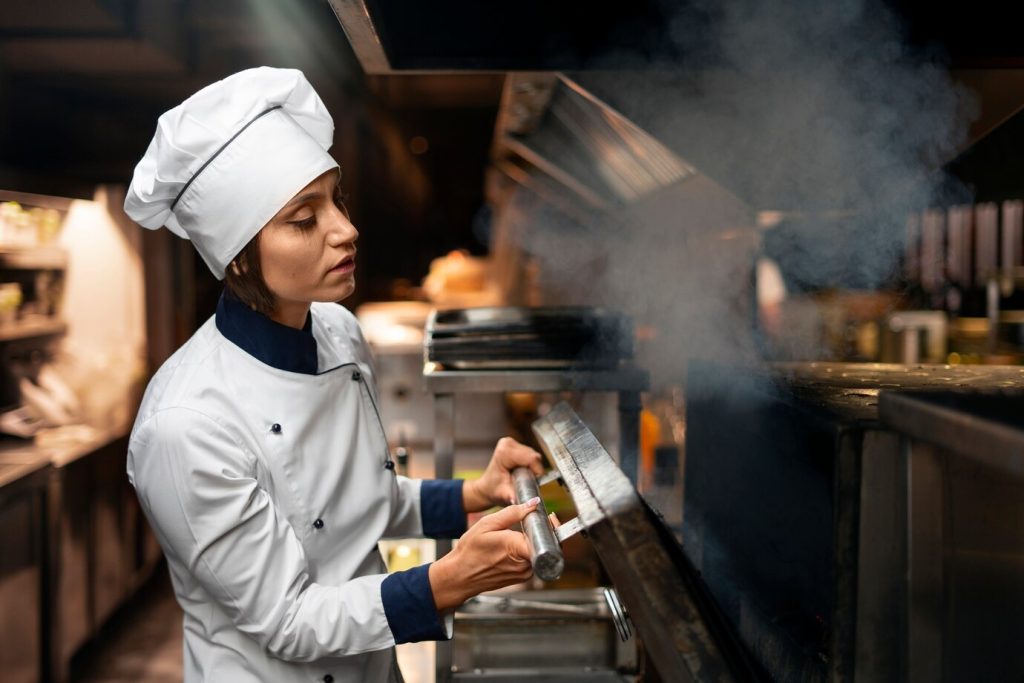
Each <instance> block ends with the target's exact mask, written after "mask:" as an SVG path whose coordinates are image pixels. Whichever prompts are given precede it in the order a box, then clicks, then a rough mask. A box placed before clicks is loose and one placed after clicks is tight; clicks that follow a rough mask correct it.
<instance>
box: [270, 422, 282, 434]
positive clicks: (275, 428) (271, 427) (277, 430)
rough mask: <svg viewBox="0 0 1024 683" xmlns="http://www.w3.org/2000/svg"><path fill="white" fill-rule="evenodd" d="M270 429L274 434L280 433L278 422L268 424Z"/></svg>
mask: <svg viewBox="0 0 1024 683" xmlns="http://www.w3.org/2000/svg"><path fill="white" fill-rule="evenodd" d="M270 431H272V432H274V433H275V434H280V433H281V425H279V424H277V423H276V422H275V423H274V424H272V425H270Z"/></svg>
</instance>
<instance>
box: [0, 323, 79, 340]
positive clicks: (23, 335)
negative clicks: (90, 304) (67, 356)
mask: <svg viewBox="0 0 1024 683" xmlns="http://www.w3.org/2000/svg"><path fill="white" fill-rule="evenodd" d="M67 329H68V326H67V324H66V323H65V322H64V321H63V320H38V321H36V320H33V321H29V322H19V323H15V324H14V325H11V326H9V327H0V342H9V341H19V340H23V339H42V338H44V337H55V336H58V335H61V334H64V333H65V332H67Z"/></svg>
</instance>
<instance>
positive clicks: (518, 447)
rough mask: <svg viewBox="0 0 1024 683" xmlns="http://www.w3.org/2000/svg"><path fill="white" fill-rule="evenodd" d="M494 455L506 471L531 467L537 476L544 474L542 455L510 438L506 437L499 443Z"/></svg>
mask: <svg viewBox="0 0 1024 683" xmlns="http://www.w3.org/2000/svg"><path fill="white" fill-rule="evenodd" d="M494 454H495V456H497V459H498V462H499V463H501V465H502V466H504V467H505V468H506V469H509V470H511V469H514V468H516V467H529V468H530V470H532V471H533V473H534V474H536V475H541V474H544V465H543V464H542V462H541V455H540V453H538V452H537V451H535V450H534V449H532V448H530V447H529V446H527V445H525V444H521V443H519V442H518V441H516V440H515V439H513V438H512V437H510V436H506V437H504V438H503V439H502V440H501V441H499V442H498V446H497V447H496V448H495V449H494Z"/></svg>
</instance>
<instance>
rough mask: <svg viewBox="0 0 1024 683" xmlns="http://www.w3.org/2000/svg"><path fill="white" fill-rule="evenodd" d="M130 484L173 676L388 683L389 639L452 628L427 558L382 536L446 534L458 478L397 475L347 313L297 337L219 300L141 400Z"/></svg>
mask: <svg viewBox="0 0 1024 683" xmlns="http://www.w3.org/2000/svg"><path fill="white" fill-rule="evenodd" d="M128 477H129V479H130V481H131V483H132V485H133V486H134V487H135V490H136V492H137V494H138V497H139V501H140V502H141V505H142V509H143V511H144V512H145V514H146V517H147V519H148V520H149V522H150V524H151V526H152V528H153V530H154V532H155V533H156V536H157V538H158V539H159V541H160V545H161V546H162V547H163V550H164V553H165V554H166V556H167V561H168V566H169V569H170V574H171V579H172V583H173V586H174V590H175V594H176V597H177V599H178V602H179V603H180V604H181V606H182V608H183V610H184V658H185V662H184V664H185V681H186V683H196V682H199V681H213V682H216V683H220V682H222V681H223V682H225V683H244V682H247V681H267V682H273V683H283V682H290V681H296V682H297V681H309V682H311V683H312V682H313V681H326V682H327V683H331V682H332V681H336V682H339V683H340V682H341V681H353V682H355V681H359V682H360V683H362V682H364V681H365V682H373V681H395V680H401V674H400V673H399V672H398V668H397V665H396V663H395V656H394V645H395V644H396V643H401V642H410V641H416V640H438V639H445V638H449V637H451V619H450V616H449V617H447V618H445V619H443V620H442V619H441V618H439V616H438V614H437V611H436V609H435V607H434V603H433V596H432V594H431V591H430V585H429V580H428V578H427V566H426V565H424V566H421V567H417V568H414V569H412V570H409V571H406V572H396V573H394V574H391V575H386V573H385V572H386V569H385V565H384V563H383V561H382V559H381V556H380V553H379V551H378V549H377V541H378V540H379V539H381V538H385V537H411V536H421V535H429V536H434V537H447V538H453V537H457V536H458V535H459V534H460V533H462V531H464V530H465V523H466V522H465V513H464V512H463V510H462V503H461V482H458V481H423V482H421V481H417V480H412V479H408V478H406V477H404V476H400V475H396V473H395V471H394V465H393V463H392V462H391V459H390V456H389V453H388V447H387V440H386V438H385V435H384V431H383V428H382V425H381V422H380V418H379V416H378V414H377V409H376V396H375V388H374V383H373V367H372V363H371V357H370V353H369V349H368V347H367V345H366V343H365V341H364V340H363V337H362V334H361V333H360V330H359V326H358V324H357V322H356V320H355V318H354V316H353V315H352V314H351V313H349V312H348V311H347V310H345V309H344V308H342V307H341V306H339V305H336V304H313V306H312V308H311V311H310V315H309V317H308V319H307V323H306V327H305V329H304V330H295V329H293V328H288V327H285V326H283V325H279V324H277V323H275V322H273V321H271V320H270V319H269V318H266V317H265V316H262V315H260V314H258V313H255V312H254V311H251V310H249V309H248V308H247V307H246V306H244V305H243V304H241V303H240V302H238V301H237V300H235V299H233V298H232V297H231V296H230V295H228V294H225V295H224V296H222V297H221V301H220V303H219V305H218V309H217V314H216V315H215V316H214V317H213V318H211V319H210V320H209V321H207V322H206V323H205V324H204V325H203V326H202V327H201V328H200V329H199V330H198V331H197V332H196V334H195V335H194V336H193V337H192V338H191V339H190V340H189V341H188V342H187V343H186V344H185V345H184V346H183V347H182V348H181V349H179V350H178V351H177V352H176V353H175V354H174V355H173V356H172V357H171V358H170V359H168V361H167V362H166V363H165V364H164V365H163V366H162V367H161V368H160V370H159V371H158V372H157V373H156V375H155V376H154V377H153V379H152V381H151V382H150V384H149V386H148V388H147V390H146V394H145V396H144V398H143V401H142V405H141V408H140V410H139V414H138V417H137V419H136V422H135V426H134V428H133V430H132V434H131V438H130V442H129V452H128Z"/></svg>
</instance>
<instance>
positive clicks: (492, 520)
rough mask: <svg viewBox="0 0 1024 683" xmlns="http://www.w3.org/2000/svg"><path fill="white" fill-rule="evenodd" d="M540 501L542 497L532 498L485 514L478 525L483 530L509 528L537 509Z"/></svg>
mask: <svg viewBox="0 0 1024 683" xmlns="http://www.w3.org/2000/svg"><path fill="white" fill-rule="evenodd" d="M539 503H540V498H531V499H530V500H528V501H526V502H525V503H521V504H519V505H509V506H508V507H506V508H502V509H501V510H498V511H497V512H492V513H491V514H489V515H485V516H484V517H483V518H482V519H481V520H480V521H479V522H477V526H480V527H481V528H482V529H483V530H494V529H507V528H509V527H510V526H512V525H513V524H515V523H516V522H521V521H523V518H524V517H526V515H528V514H530V513H531V512H533V511H534V510H536V509H537V505H538V504H539Z"/></svg>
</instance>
